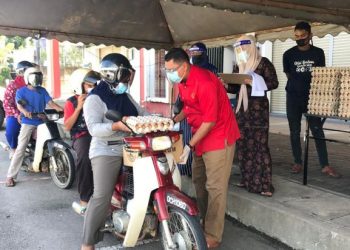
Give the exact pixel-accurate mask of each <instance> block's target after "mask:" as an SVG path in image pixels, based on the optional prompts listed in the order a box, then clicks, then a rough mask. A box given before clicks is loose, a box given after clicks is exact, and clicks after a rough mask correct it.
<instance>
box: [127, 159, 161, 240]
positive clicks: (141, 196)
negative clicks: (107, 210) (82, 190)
mask: <svg viewBox="0 0 350 250" xmlns="http://www.w3.org/2000/svg"><path fill="white" fill-rule="evenodd" d="M133 172H134V173H133V174H134V198H133V199H131V200H129V201H128V204H127V212H128V214H129V216H130V220H129V225H128V229H127V231H126V235H125V238H124V242H123V246H124V247H133V246H135V245H136V243H137V239H138V237H139V235H140V232H141V229H142V225H143V222H144V219H145V215H146V212H147V208H148V204H149V199H150V197H151V193H152V191H153V190H155V189H157V188H158V187H159V184H158V179H157V175H156V172H155V169H154V165H153V161H152V158H151V157H143V158H138V159H136V160H135V162H134V164H133Z"/></svg>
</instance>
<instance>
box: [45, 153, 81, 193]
mask: <svg viewBox="0 0 350 250" xmlns="http://www.w3.org/2000/svg"><path fill="white" fill-rule="evenodd" d="M51 157H53V159H50V174H51V177H52V180H53V182H54V183H55V184H56V186H57V187H59V188H62V189H69V188H71V187H72V184H73V182H74V178H75V164H74V158H73V155H72V153H71V151H70V150H69V149H60V148H57V147H56V148H54V155H53V156H51ZM51 161H55V162H56V165H57V168H55V166H54V165H53V164H52V162H51Z"/></svg>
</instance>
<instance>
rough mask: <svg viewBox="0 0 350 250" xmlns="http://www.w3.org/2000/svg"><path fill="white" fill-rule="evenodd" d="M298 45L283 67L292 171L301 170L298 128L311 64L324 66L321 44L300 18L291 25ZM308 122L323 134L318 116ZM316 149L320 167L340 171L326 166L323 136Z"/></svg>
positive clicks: (331, 173)
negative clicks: (292, 163)
mask: <svg viewBox="0 0 350 250" xmlns="http://www.w3.org/2000/svg"><path fill="white" fill-rule="evenodd" d="M294 35H295V40H296V43H297V46H294V47H293V48H291V49H289V50H287V51H286V52H285V53H284V54H283V69H284V72H285V73H286V75H287V78H288V82H287V86H286V91H287V118H288V123H289V130H290V141H291V145H292V151H293V157H294V165H293V167H292V172H293V173H300V172H301V170H302V165H301V164H302V160H301V144H300V129H301V118H302V114H303V113H306V112H307V104H308V98H309V91H310V83H311V70H312V67H323V66H325V55H324V52H323V50H322V49H321V48H318V47H315V46H313V45H312V44H310V41H311V39H312V33H311V26H310V25H309V24H308V23H306V22H299V23H297V24H296V25H295V29H294ZM309 124H310V128H311V132H312V134H313V136H314V137H318V138H324V133H323V128H322V123H321V118H316V117H310V118H309ZM315 144H316V150H317V154H318V158H319V162H320V165H321V167H322V173H324V174H327V175H328V176H332V177H339V176H340V175H339V174H338V173H337V172H336V171H335V170H334V169H333V168H332V167H330V166H329V163H328V153H327V146H326V142H325V141H324V140H315Z"/></svg>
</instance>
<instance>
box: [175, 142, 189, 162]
mask: <svg viewBox="0 0 350 250" xmlns="http://www.w3.org/2000/svg"><path fill="white" fill-rule="evenodd" d="M190 153H191V148H190V147H189V146H188V145H186V146H185V147H184V149H183V151H182V154H181V155H180V162H179V163H178V164H186V162H187V159H188V156H189V155H190Z"/></svg>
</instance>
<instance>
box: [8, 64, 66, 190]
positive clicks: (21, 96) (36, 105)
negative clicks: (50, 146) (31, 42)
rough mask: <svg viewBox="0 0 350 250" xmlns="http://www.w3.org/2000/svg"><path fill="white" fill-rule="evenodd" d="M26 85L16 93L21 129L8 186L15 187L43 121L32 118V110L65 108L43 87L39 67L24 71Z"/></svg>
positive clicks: (59, 109)
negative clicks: (31, 139) (29, 148)
mask: <svg viewBox="0 0 350 250" xmlns="http://www.w3.org/2000/svg"><path fill="white" fill-rule="evenodd" d="M23 78H24V81H25V83H26V85H27V86H26V87H23V88H21V89H19V90H18V91H17V93H16V103H17V108H18V110H19V111H20V112H21V116H23V117H22V118H21V122H22V126H21V130H20V133H19V136H18V145H17V149H16V151H15V153H14V155H13V157H12V160H11V163H10V166H9V169H8V172H7V178H6V186H7V187H13V186H15V184H16V182H15V179H16V178H17V174H18V171H19V169H20V168H21V165H22V162H23V158H24V154H25V150H26V147H27V145H28V142H29V139H30V137H31V135H32V132H33V131H34V129H35V128H36V127H37V126H38V125H39V124H41V123H42V120H41V119H39V118H32V112H35V113H36V112H43V111H44V110H45V106H46V105H49V106H50V107H51V108H54V109H56V110H57V111H63V108H62V107H61V106H59V105H58V104H56V103H55V102H54V101H52V98H51V97H50V95H49V94H48V93H47V91H46V89H45V88H43V87H41V85H42V82H43V73H42V72H41V71H40V69H39V68H38V67H29V68H27V69H26V70H25V72H24V76H23Z"/></svg>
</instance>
